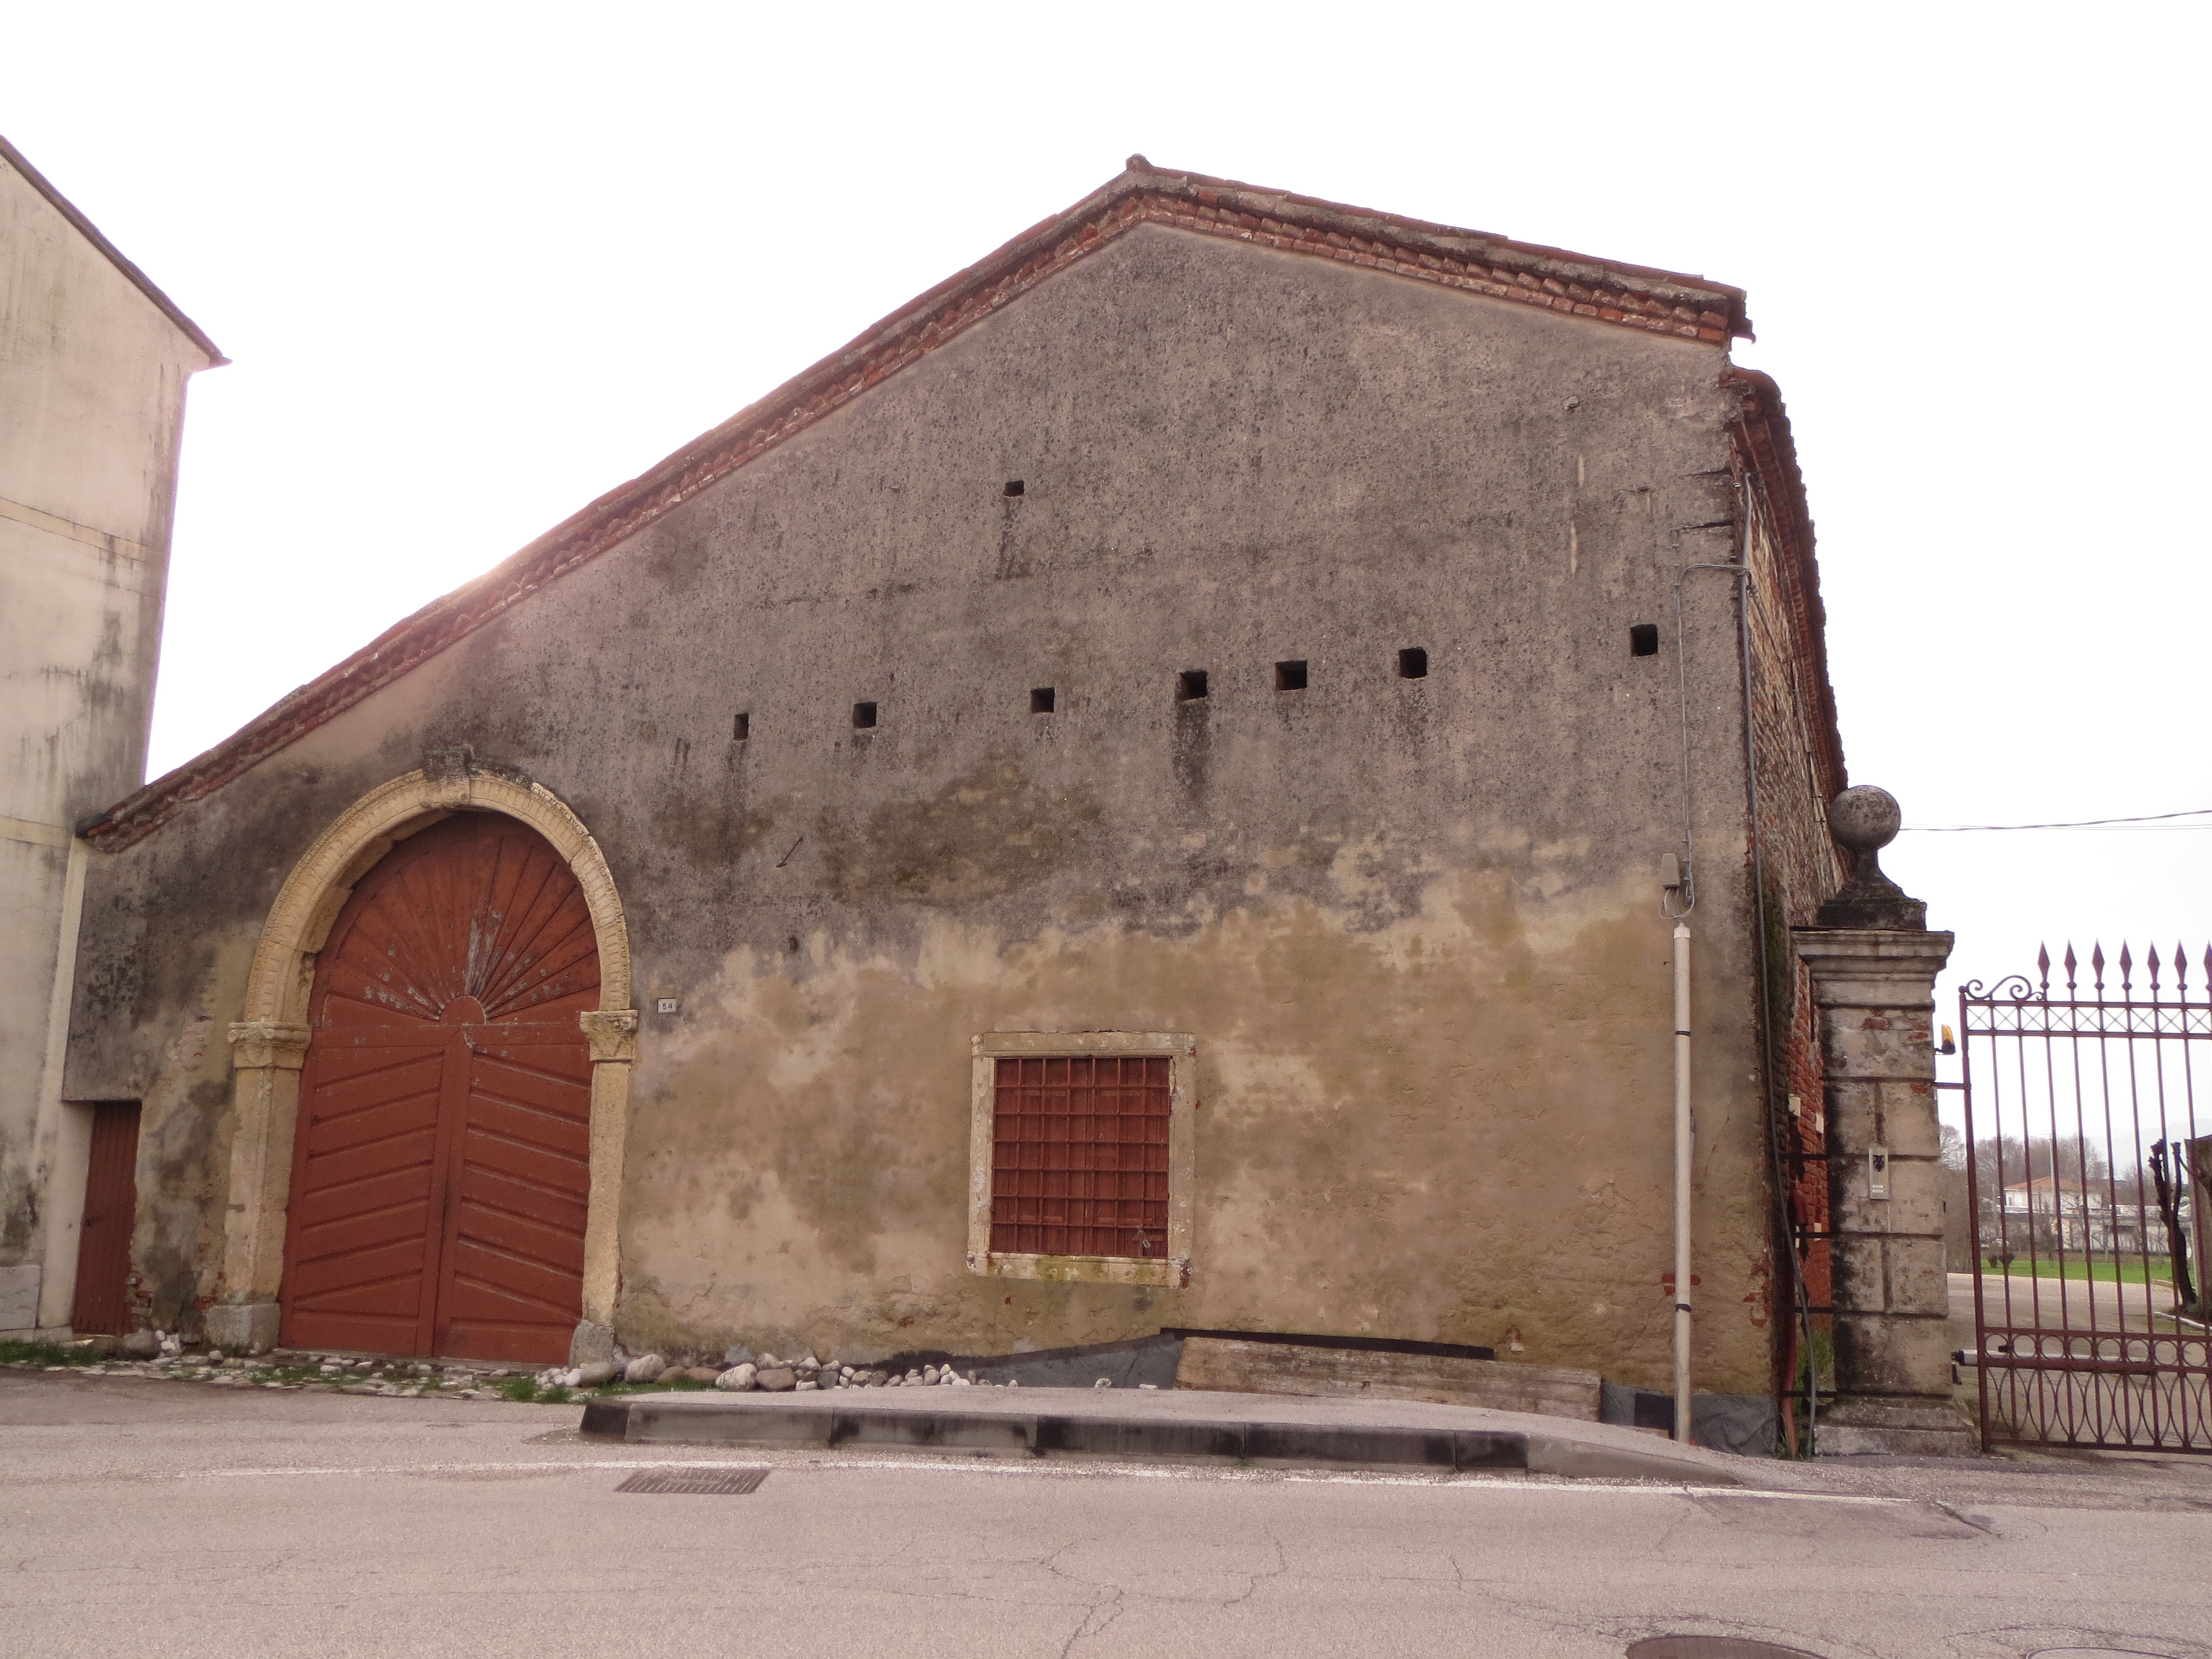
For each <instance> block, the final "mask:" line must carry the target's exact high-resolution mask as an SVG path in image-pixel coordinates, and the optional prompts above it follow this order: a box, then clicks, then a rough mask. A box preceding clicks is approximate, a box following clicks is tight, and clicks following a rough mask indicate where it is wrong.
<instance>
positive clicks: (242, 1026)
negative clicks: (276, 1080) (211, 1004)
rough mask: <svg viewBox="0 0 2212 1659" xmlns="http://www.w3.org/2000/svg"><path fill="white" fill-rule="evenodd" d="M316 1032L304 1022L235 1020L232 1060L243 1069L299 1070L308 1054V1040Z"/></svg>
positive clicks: (231, 1041)
mask: <svg viewBox="0 0 2212 1659" xmlns="http://www.w3.org/2000/svg"><path fill="white" fill-rule="evenodd" d="M313 1035H314V1033H313V1031H311V1030H308V1028H307V1027H306V1026H304V1025H288V1024H284V1023H283V1021H282V1020H275V1019H241V1020H234V1021H233V1022H232V1023H231V1027H230V1063H231V1064H232V1065H233V1066H236V1067H237V1068H238V1069H239V1070H240V1071H241V1072H245V1071H255V1070H261V1069H265V1068H267V1067H270V1066H276V1067H278V1068H280V1069H282V1070H284V1071H288V1072H296V1071H298V1070H299V1069H300V1066H301V1062H302V1061H303V1060H306V1059H307V1039H308V1038H309V1037H311V1036H313Z"/></svg>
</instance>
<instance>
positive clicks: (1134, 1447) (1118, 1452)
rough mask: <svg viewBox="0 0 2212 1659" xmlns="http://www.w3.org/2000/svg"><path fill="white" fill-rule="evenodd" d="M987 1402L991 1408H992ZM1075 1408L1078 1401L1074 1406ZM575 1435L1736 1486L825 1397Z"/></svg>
mask: <svg viewBox="0 0 2212 1659" xmlns="http://www.w3.org/2000/svg"><path fill="white" fill-rule="evenodd" d="M995 1403H996V1402H994V1405H995ZM1086 1403H1087V1402H1086ZM582 1431H583V1432H584V1433H585V1434H587V1435H593V1436H599V1437H607V1438H612V1439H619V1440H625V1441H634V1442H635V1441H648V1442H650V1441H659V1442H673V1443H689V1444H694V1445H697V1444H713V1445H732V1444H735V1445H755V1446H780V1447H791V1448H796V1447H802V1446H819V1447H822V1448H823V1449H827V1450H836V1449H841V1448H847V1449H854V1450H859V1449H876V1450H892V1449H898V1450H908V1451H914V1450H926V1451H957V1452H966V1453H969V1454H974V1455H999V1456H1030V1457H1050V1456H1069V1455H1088V1456H1094V1457H1116V1458H1126V1459H1132V1460H1150V1459H1163V1460H1169V1461H1175V1462H1193V1461H1202V1462H1249V1463H1263V1464H1302V1465H1318V1466H1334V1467H1338V1468H1424V1469H1438V1470H1462V1469H1481V1470H1488V1471H1492V1472H1496V1471H1499V1470H1526V1471H1528V1473H1530V1474H1550V1475H1560V1476H1566V1477H1571V1478H1578V1479H1583V1480H1660V1481H1665V1482H1667V1483H1668V1484H1670V1485H1674V1486H1741V1485H1742V1484H1743V1483H1742V1482H1741V1480H1737V1479H1736V1477H1735V1475H1733V1474H1729V1473H1728V1472H1727V1471H1725V1470H1723V1469H1720V1468H1715V1467H1714V1466H1713V1465H1712V1464H1711V1463H1710V1462H1705V1461H1703V1460H1700V1459H1699V1458H1697V1457H1695V1456H1694V1455H1679V1454H1675V1453H1673V1452H1670V1451H1668V1450H1666V1449H1662V1448H1661V1447H1659V1446H1656V1445H1655V1446H1654V1447H1652V1448H1651V1449H1649V1450H1646V1449H1644V1448H1642V1447H1629V1446H1620V1445H1609V1444H1604V1443H1595V1442H1593V1441H1590V1440H1584V1439H1577V1438H1575V1437H1572V1436H1571V1435H1566V1434H1549V1433H1545V1432H1542V1431H1528V1430H1523V1429H1491V1428H1464V1429H1462V1428H1444V1427H1438V1426H1433V1425H1404V1426H1400V1425H1388V1424H1376V1423H1312V1422H1306V1423H1297V1422H1277V1421H1267V1420H1239V1419H1236V1418H1232V1417H1219V1418H1194V1417H1183V1416H1176V1417H1159V1416H1152V1415H1140V1414H1135V1413H1132V1414H1128V1415H1121V1414H1109V1413H1101V1412H1099V1411H1097V1410H1096V1409H1095V1408H1094V1409H1091V1410H1086V1411H1082V1412H1056V1411H1050V1410H1047V1411H1036V1412H1032V1411H1012V1410H1006V1409H994V1410H987V1411H963V1410H961V1409H958V1408H957V1407H935V1406H931V1407H896V1406H892V1405H890V1404H889V1403H888V1402H886V1403H884V1405H881V1406H878V1405H877V1404H876V1403H875V1402H874V1401H870V1402H869V1403H868V1404H867V1405H866V1407H851V1406H847V1405H844V1404H842V1402H838V1401H834V1400H831V1399H821V1400H805V1401H800V1400H783V1399H764V1398H762V1397H760V1396H757V1395H752V1396H732V1397H726V1398H721V1399H715V1398H711V1397H710V1398H702V1397H701V1396H700V1395H635V1396H633V1397H631V1398H629V1399H627V1400H604V1401H592V1402H591V1403H590V1404H588V1405H586V1407H584V1419H583V1424H582Z"/></svg>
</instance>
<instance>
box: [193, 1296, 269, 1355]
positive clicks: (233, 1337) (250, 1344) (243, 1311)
mask: <svg viewBox="0 0 2212 1659" xmlns="http://www.w3.org/2000/svg"><path fill="white" fill-rule="evenodd" d="M279 1312H280V1310H279V1309H278V1307H277V1305H276V1304H275V1303H274V1302H229V1303H221V1302H219V1303H217V1304H216V1305H215V1306H214V1307H212V1308H210V1309H209V1310H207V1345H208V1346H210V1348H221V1349H222V1351H223V1352H225V1353H244V1352H246V1350H247V1349H249V1348H273V1347H275V1346H276V1324H277V1318H278V1315H279Z"/></svg>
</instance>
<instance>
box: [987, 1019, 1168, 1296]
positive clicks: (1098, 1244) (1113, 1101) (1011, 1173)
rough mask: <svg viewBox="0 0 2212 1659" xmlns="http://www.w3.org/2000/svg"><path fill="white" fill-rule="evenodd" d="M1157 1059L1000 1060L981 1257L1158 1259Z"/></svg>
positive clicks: (1160, 1110)
mask: <svg viewBox="0 0 2212 1659" xmlns="http://www.w3.org/2000/svg"><path fill="white" fill-rule="evenodd" d="M1168 1064H1169V1062H1168V1060H1167V1058H1166V1057H1165V1056H1164V1055H1160V1056H1149V1055H1148V1056H1135V1055H1128V1056H1125V1055H1119V1054H1095V1055H1079V1056H1069V1057H1067V1058H1065V1059H1062V1058H1059V1057H1039V1058H1036V1059H1030V1058H1027V1057H1024V1058H1021V1059H1002V1060H1000V1061H999V1063H998V1077H997V1087H996V1096H995V1110H994V1125H993V1129H992V1134H991V1248H992V1249H993V1250H994V1251H1002V1252H1011V1253H1012V1254H1016V1255H1114V1256H1150V1257H1153V1258H1158V1257H1161V1256H1164V1255H1166V1254H1167V1238H1168Z"/></svg>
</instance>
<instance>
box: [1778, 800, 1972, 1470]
mask: <svg viewBox="0 0 2212 1659" xmlns="http://www.w3.org/2000/svg"><path fill="white" fill-rule="evenodd" d="M1899 820H1900V815H1899V811H1898V806H1897V803H1896V801H1895V800H1893V799H1892V798H1891V797H1890V796H1889V795H1888V793H1887V792H1885V791H1883V790H1880V789H1870V788H1863V787H1862V788H1857V789H1847V790H1845V791H1844V793H1842V794H1840V795H1838V797H1837V798H1836V799H1835V801H1834V802H1833V803H1832V805H1831V806H1830V807H1829V811H1828V821H1829V824H1830V827H1831V829H1832V832H1833V834H1834V836H1835V838H1836V842H1837V844H1838V846H1840V847H1842V848H1844V849H1845V850H1846V851H1847V852H1849V853H1850V854H1852V875H1851V878H1850V881H1848V882H1846V883H1845V884H1844V888H1843V890H1842V891H1841V892H1839V893H1838V894H1837V895H1836V896H1835V897H1833V898H1832V899H1830V900H1829V901H1828V902H1826V903H1825V904H1823V905H1822V906H1821V907H1820V912H1819V915H1818V917H1817V924H1818V925H1816V926H1814V927H1798V928H1793V929H1792V930H1791V932H1792V933H1793V934H1794V935H1795V937H1796V950H1797V954H1798V956H1799V957H1801V958H1802V959H1803V961H1804V963H1805V965H1806V967H1807V968H1808V969H1810V970H1811V974H1812V980H1813V998H1814V1005H1815V1006H1816V1008H1817V1009H1818V1012H1819V1018H1820V1056H1821V1066H1822V1072H1823V1084H1824V1092H1825V1095H1826V1108H1827V1146H1826V1152H1827V1158H1828V1215H1829V1223H1828V1225H1829V1227H1830V1230H1831V1233H1830V1252H1829V1260H1830V1263H1831V1275H1830V1276H1831V1280H1832V1285H1833V1295H1832V1298H1831V1300H1832V1305H1833V1308H1834V1310H1835V1314H1834V1318H1835V1341H1836V1390H1837V1395H1838V1398H1837V1400H1836V1402H1835V1404H1834V1405H1832V1406H1831V1407H1828V1408H1827V1409H1826V1410H1824V1411H1823V1412H1822V1413H1820V1430H1819V1437H1818V1441H1819V1443H1818V1449H1819V1450H1820V1452H1821V1453H1823V1454H1825V1455H1850V1454H1853V1453H1870V1452H1871V1453H1889V1454H1920V1455H1929V1454H1964V1453H1967V1452H1971V1451H1972V1450H1973V1449H1974V1448H1975V1444H1976V1442H1975V1438H1974V1437H1973V1435H1972V1433H1971V1431H1969V1429H1968V1427H1967V1424H1966V1417H1965V1416H1964V1414H1963V1413H1961V1412H1960V1410H1959V1408H1958V1407H1957V1406H1956V1405H1955V1404H1954V1402H1953V1400H1952V1397H1951V1357H1950V1341H1949V1332H1948V1324H1949V1319H1950V1311H1951V1308H1950V1285H1949V1279H1948V1277H1947V1274H1946V1271H1945V1263H1944V1260H1943V1205H1942V1195H1941V1194H1940V1192H1939V1190H1938V1188H1937V1171H1938V1170H1939V1169H1940V1168H1941V1164H1942V1157H1941V1154H1942V1137H1941V1133H1940V1131H1939V1128H1938V1126H1937V1119H1936V1051H1935V1044H1934V1042H1933V1036H1932V1030H1931V1027H1932V1024H1933V1020H1934V1016H1935V1012H1936V975H1938V974H1940V973H1942V970H1943V965H1944V963H1947V962H1948V961H1949V960H1950V956H1951V944H1952V936H1951V935H1950V934H1948V933H1930V932H1929V931H1928V921H1927V917H1928V907H1927V906H1926V905H1925V904H1924V903H1923V902H1921V901H1920V900H1918V899H1914V898H1909V897H1907V896H1905V892H1904V890H1902V889H1900V888H1899V886H1898V885H1897V884H1896V883H1894V882H1893V881H1891V880H1890V879H1889V878H1887V876H1885V875H1883V874H1882V872H1881V864H1880V862H1879V860H1878V859H1877V856H1876V854H1878V853H1879V851H1880V849H1881V848H1883V847H1885V846H1887V844H1888V843H1889V842H1890V841H1891V839H1892V838H1893V837H1894V836H1896V834H1897V830H1898V826H1899Z"/></svg>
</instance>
